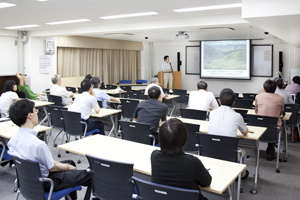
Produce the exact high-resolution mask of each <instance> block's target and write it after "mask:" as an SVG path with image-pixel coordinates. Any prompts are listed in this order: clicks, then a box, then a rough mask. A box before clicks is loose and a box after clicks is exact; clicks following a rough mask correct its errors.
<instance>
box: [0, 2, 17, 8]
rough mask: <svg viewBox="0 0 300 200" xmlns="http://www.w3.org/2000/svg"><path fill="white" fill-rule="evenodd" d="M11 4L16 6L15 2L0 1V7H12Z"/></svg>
mask: <svg viewBox="0 0 300 200" xmlns="http://www.w3.org/2000/svg"><path fill="white" fill-rule="evenodd" d="M12 6H16V4H13V3H6V2H1V3H0V8H8V7H12Z"/></svg>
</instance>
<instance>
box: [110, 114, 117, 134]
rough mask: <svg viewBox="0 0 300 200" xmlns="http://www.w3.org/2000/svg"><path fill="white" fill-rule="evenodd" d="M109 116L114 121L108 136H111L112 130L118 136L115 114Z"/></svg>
mask: <svg viewBox="0 0 300 200" xmlns="http://www.w3.org/2000/svg"><path fill="white" fill-rule="evenodd" d="M115 116H117V115H116V114H115ZM109 118H110V121H111V123H112V127H111V130H110V132H109V134H108V137H110V135H111V133H112V132H114V135H115V137H117V134H116V123H115V120H114V117H113V115H110V116H109Z"/></svg>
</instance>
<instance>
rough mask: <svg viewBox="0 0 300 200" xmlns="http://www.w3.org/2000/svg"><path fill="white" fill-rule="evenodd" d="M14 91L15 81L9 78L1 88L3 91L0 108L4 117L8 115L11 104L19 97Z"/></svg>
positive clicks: (15, 88) (15, 87)
mask: <svg viewBox="0 0 300 200" xmlns="http://www.w3.org/2000/svg"><path fill="white" fill-rule="evenodd" d="M16 91H17V84H16V82H15V81H12V80H9V81H6V82H5V83H4V86H3V90H2V92H3V93H2V94H1V97H0V110H1V111H2V113H4V114H5V116H6V117H9V115H8V110H9V108H10V106H11V104H12V103H13V102H14V101H16V100H17V99H18V98H19V97H18V95H17V93H16Z"/></svg>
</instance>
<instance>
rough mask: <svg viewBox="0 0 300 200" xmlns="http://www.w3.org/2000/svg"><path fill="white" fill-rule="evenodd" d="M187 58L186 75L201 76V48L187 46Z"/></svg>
mask: <svg viewBox="0 0 300 200" xmlns="http://www.w3.org/2000/svg"><path fill="white" fill-rule="evenodd" d="M185 58H186V59H185V74H197V75H198V74H200V46H187V47H186V51H185Z"/></svg>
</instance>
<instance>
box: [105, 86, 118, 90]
mask: <svg viewBox="0 0 300 200" xmlns="http://www.w3.org/2000/svg"><path fill="white" fill-rule="evenodd" d="M117 87H118V86H116V85H106V89H108V90H114V89H117Z"/></svg>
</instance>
